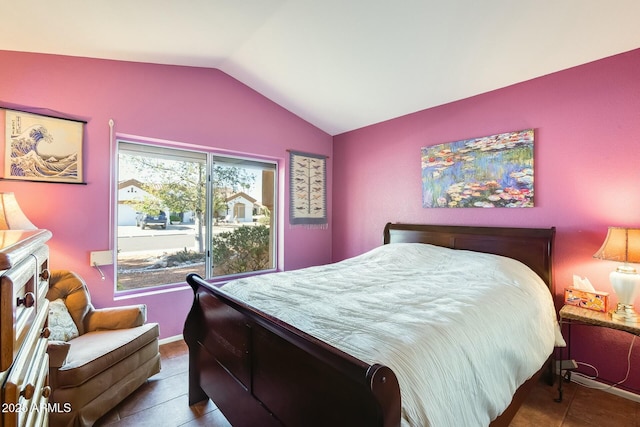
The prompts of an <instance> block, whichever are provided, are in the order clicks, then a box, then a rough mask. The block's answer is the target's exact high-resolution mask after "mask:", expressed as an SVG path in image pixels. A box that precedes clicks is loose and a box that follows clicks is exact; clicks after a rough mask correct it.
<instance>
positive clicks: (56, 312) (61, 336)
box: [49, 298, 80, 341]
mask: <svg viewBox="0 0 640 427" xmlns="http://www.w3.org/2000/svg"><path fill="white" fill-rule="evenodd" d="M49 331H50V332H51V334H50V335H49V339H50V340H55V341H69V340H71V339H73V338H75V337H77V336H79V335H80V334H79V333H78V328H77V326H76V324H75V323H73V319H72V318H71V314H69V310H67V306H66V305H65V304H64V301H63V300H62V299H61V298H58V299H57V300H55V301H51V302H50V303H49Z"/></svg>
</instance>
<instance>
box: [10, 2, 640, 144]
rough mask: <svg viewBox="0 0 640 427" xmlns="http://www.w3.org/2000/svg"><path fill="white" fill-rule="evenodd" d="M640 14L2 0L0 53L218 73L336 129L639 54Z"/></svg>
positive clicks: (561, 7) (392, 5)
mask: <svg viewBox="0 0 640 427" xmlns="http://www.w3.org/2000/svg"><path fill="white" fill-rule="evenodd" d="M639 18H640V1H638V0H611V1H605V0H482V1H479V0H401V1H391V0H315V1H313V0H188V1H177V0H173V1H172V0H90V1H87V0H63V1H42V0H20V1H9V0H0V49H1V50H14V51H25V52H39V53H52V54H61V55H71V56H81V57H91V58H105V59H116V60H127V61H139V62H150V63H159V64H175V65H187V66H197V67H212V68H219V69H221V70H222V71H224V72H226V73H227V74H229V75H231V76H232V77H234V78H236V79H238V80H240V81H241V82H243V83H245V84H246V85H248V86H250V87H251V88H253V89H255V90H257V91H258V92H260V93H262V94H263V95H265V96H267V97H268V98H270V99H272V100H273V101H275V102H277V103H278V104H280V105H282V106H283V107H285V108H287V109H288V110H290V111H292V112H293V113H295V114H297V115H298V116H300V117H302V118H303V119H305V120H307V121H309V122H311V123H312V124H314V125H316V126H317V127H319V128H321V129H323V130H324V131H326V132H327V133H329V134H332V135H335V134H339V133H342V132H345V131H349V130H353V129H357V128H360V127H363V126H366V125H369V124H373V123H377V122H380V121H384V120H388V119H391V118H394V117H398V116H401V115H404V114H408V113H412V112H415V111H419V110H423V109H425V108H430V107H433V106H437V105H442V104H445V103H448V102H451V101H455V100H459V99H463V98H467V97H469V96H473V95H477V94H480V93H484V92H487V91H491V90H494V89H498V88H501V87H505V86H508V85H511V84H514V83H518V82H521V81H525V80H529V79H532V78H535V77H539V76H542V75H545V74H549V73H553V72H556V71H560V70H563V69H566V68H569V67H573V66H576V65H580V64H584V63H587V62H591V61H594V60H597V59H601V58H604V57H607V56H611V55H614V54H618V53H621V52H626V51H629V50H632V49H635V48H638V47H640V23H639ZM0 66H3V67H4V66H10V64H0Z"/></svg>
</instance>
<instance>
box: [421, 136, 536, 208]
mask: <svg viewBox="0 0 640 427" xmlns="http://www.w3.org/2000/svg"><path fill="white" fill-rule="evenodd" d="M533 140H534V138H533V129H527V130H522V131H517V132H507V133H501V134H498V135H492V136H486V137H483V138H474V139H466V140H462V141H456V142H450V143H446V144H439V145H435V146H431V147H423V148H422V205H423V207H425V208H530V207H533V195H534V192H533Z"/></svg>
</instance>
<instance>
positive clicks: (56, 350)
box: [47, 340, 71, 369]
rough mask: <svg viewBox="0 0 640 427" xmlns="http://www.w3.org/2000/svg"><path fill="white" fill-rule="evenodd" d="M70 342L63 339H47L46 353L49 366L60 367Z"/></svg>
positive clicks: (64, 359)
mask: <svg viewBox="0 0 640 427" xmlns="http://www.w3.org/2000/svg"><path fill="white" fill-rule="evenodd" d="M69 348H71V344H69V343H68V342H65V341H54V340H49V342H48V343H47V353H48V354H49V367H50V368H56V369H57V368H61V367H62V366H63V365H64V362H65V361H66V360H67V354H69Z"/></svg>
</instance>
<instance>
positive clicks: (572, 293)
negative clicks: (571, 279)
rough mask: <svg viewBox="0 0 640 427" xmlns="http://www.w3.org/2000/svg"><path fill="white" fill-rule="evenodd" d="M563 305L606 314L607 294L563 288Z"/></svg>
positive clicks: (607, 305)
mask: <svg viewBox="0 0 640 427" xmlns="http://www.w3.org/2000/svg"><path fill="white" fill-rule="evenodd" d="M564 303H565V304H569V305H575V306H578V307H582V308H588V309H589V310H594V311H601V312H603V313H606V312H607V309H608V308H609V293H608V292H598V291H594V292H591V291H583V290H581V289H576V288H565V290H564Z"/></svg>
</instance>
